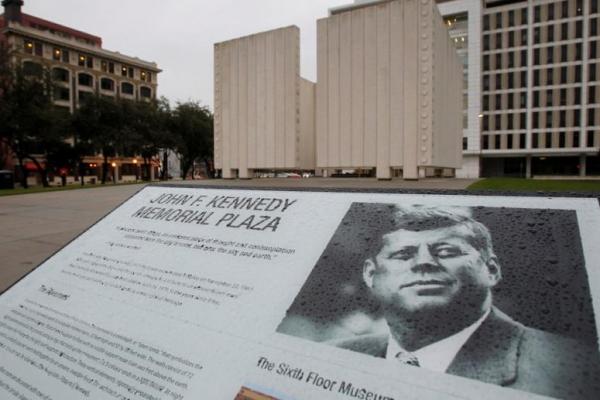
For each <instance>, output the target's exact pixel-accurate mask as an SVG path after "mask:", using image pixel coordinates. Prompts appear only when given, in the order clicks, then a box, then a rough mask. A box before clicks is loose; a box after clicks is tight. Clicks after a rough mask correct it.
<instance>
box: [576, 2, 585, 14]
mask: <svg viewBox="0 0 600 400" xmlns="http://www.w3.org/2000/svg"><path fill="white" fill-rule="evenodd" d="M576 1H577V2H576V6H575V7H576V8H575V11H576V12H577V15H583V1H582V0H576Z"/></svg>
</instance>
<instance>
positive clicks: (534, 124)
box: [531, 111, 540, 129]
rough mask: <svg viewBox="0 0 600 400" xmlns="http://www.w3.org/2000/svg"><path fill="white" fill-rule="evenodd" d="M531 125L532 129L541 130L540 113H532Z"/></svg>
mask: <svg viewBox="0 0 600 400" xmlns="http://www.w3.org/2000/svg"><path fill="white" fill-rule="evenodd" d="M531 123H532V126H531V127H532V128H533V129H537V128H539V123H540V113H539V112H537V111H536V112H533V113H531Z"/></svg>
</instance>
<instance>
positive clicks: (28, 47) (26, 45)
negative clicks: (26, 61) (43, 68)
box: [23, 40, 33, 54]
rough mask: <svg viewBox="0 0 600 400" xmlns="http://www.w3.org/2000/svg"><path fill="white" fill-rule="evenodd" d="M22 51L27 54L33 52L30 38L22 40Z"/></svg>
mask: <svg viewBox="0 0 600 400" xmlns="http://www.w3.org/2000/svg"><path fill="white" fill-rule="evenodd" d="M23 51H24V52H25V53H27V54H33V42H32V41H31V40H25V41H24V42H23Z"/></svg>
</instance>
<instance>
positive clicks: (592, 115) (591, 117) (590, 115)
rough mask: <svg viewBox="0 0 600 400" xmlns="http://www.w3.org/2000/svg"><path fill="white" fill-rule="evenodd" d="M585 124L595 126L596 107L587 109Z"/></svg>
mask: <svg viewBox="0 0 600 400" xmlns="http://www.w3.org/2000/svg"><path fill="white" fill-rule="evenodd" d="M587 124H588V126H595V125H596V109H594V108H590V109H589V110H588V120H587Z"/></svg>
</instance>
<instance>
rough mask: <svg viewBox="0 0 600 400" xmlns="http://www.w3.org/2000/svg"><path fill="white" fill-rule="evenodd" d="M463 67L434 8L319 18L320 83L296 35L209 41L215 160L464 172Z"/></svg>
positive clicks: (229, 172) (232, 169)
mask: <svg viewBox="0 0 600 400" xmlns="http://www.w3.org/2000/svg"><path fill="white" fill-rule="evenodd" d="M461 76H462V66H461V64H460V62H459V59H458V57H457V56H456V50H455V46H454V43H453V42H452V41H451V40H450V38H449V36H448V32H447V30H446V27H445V26H444V23H443V20H442V17H441V15H440V14H439V12H438V9H437V6H436V4H435V1H434V0H375V1H373V0H371V1H366V2H361V3H360V4H350V5H347V6H343V7H337V8H335V9H331V10H330V15H329V17H327V18H323V19H321V20H319V21H317V83H316V85H315V84H312V83H310V82H308V81H305V80H302V79H301V78H300V75H299V31H298V29H297V28H295V27H289V28H282V29H278V30H274V31H270V32H263V33H259V34H255V35H250V36H247V37H242V38H237V39H233V40H229V41H226V42H222V43H217V44H215V77H214V79H215V164H216V167H217V169H220V170H221V171H222V176H223V177H224V178H234V177H236V176H239V177H240V178H249V177H251V176H252V170H254V173H255V174H256V173H260V170H273V169H280V170H282V169H283V170H285V169H287V170H289V169H309V170H314V169H316V170H317V171H323V172H324V174H328V173H335V172H338V171H342V170H345V169H346V170H361V171H365V170H366V171H369V172H368V173H369V174H374V175H376V176H377V177H378V178H379V179H390V178H391V177H392V176H395V175H400V174H401V175H402V176H403V177H404V178H406V179H418V178H419V177H424V176H426V175H427V174H440V175H441V174H443V173H444V169H447V170H453V169H456V168H459V167H460V166H461V148H460V145H461V140H460V138H461V136H462V130H461V127H460V121H461V118H460V114H461V110H462V108H461V98H462V92H461V89H462V78H461Z"/></svg>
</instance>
